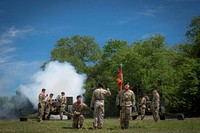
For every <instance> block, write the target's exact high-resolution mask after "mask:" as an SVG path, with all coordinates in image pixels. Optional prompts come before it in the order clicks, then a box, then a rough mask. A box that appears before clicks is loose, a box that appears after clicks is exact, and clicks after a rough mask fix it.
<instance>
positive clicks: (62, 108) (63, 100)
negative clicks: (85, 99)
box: [60, 92, 67, 120]
mask: <svg viewBox="0 0 200 133" xmlns="http://www.w3.org/2000/svg"><path fill="white" fill-rule="evenodd" d="M66 104H67V98H66V97H65V92H61V99H60V120H62V119H63V113H65V112H66V111H65V108H66Z"/></svg>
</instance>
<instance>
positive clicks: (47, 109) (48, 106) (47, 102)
mask: <svg viewBox="0 0 200 133" xmlns="http://www.w3.org/2000/svg"><path fill="white" fill-rule="evenodd" d="M52 98H53V94H52V93H51V94H50V95H49V97H48V98H47V101H46V108H45V120H48V119H49V117H50V116H49V115H50V111H51V107H52Z"/></svg>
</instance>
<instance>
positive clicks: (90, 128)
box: [62, 127, 93, 130]
mask: <svg viewBox="0 0 200 133" xmlns="http://www.w3.org/2000/svg"><path fill="white" fill-rule="evenodd" d="M62 129H71V130H79V129H87V130H88V129H89V130H93V128H92V127H88V128H85V127H83V128H73V127H62Z"/></svg>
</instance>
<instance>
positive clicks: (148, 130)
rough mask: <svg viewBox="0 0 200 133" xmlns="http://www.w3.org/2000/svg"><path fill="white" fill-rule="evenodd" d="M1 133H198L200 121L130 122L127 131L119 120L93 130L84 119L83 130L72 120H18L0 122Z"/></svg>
mask: <svg viewBox="0 0 200 133" xmlns="http://www.w3.org/2000/svg"><path fill="white" fill-rule="evenodd" d="M0 132H1V133H23V132H24V133H35V132H37V133H38V132H41V133H44V132H45V133H46V132H48V133H60V132H80V133H100V132H104V133H121V132H123V133H199V132H200V119H199V118H193V119H187V118H186V119H185V120H176V119H171V120H164V121H159V122H157V123H155V122H154V121H153V120H152V119H150V118H147V119H145V120H144V121H141V120H133V121H130V126H129V129H126V130H121V129H120V128H119V119H105V120H104V127H103V129H96V130H95V129H93V128H92V119H86V120H85V123H84V127H83V129H72V120H64V121H60V120H50V121H42V122H36V121H35V120H33V119H28V121H27V122H21V121H19V120H0Z"/></svg>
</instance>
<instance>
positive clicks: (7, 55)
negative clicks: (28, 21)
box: [0, 26, 33, 64]
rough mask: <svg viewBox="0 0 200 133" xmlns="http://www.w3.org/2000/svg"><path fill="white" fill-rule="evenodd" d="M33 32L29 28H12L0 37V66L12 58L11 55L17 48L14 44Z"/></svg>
mask: <svg viewBox="0 0 200 133" xmlns="http://www.w3.org/2000/svg"><path fill="white" fill-rule="evenodd" d="M32 31H33V29H31V28H23V29H17V28H15V27H14V26H12V27H11V28H9V29H8V30H7V31H5V32H4V33H2V34H1V35H0V64H1V63H5V62H7V61H9V59H11V57H13V56H12V55H11V54H12V52H14V51H15V50H16V49H17V48H16V46H15V45H14V42H15V41H16V39H18V38H24V37H26V36H27V34H30V33H31V32H32Z"/></svg>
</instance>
